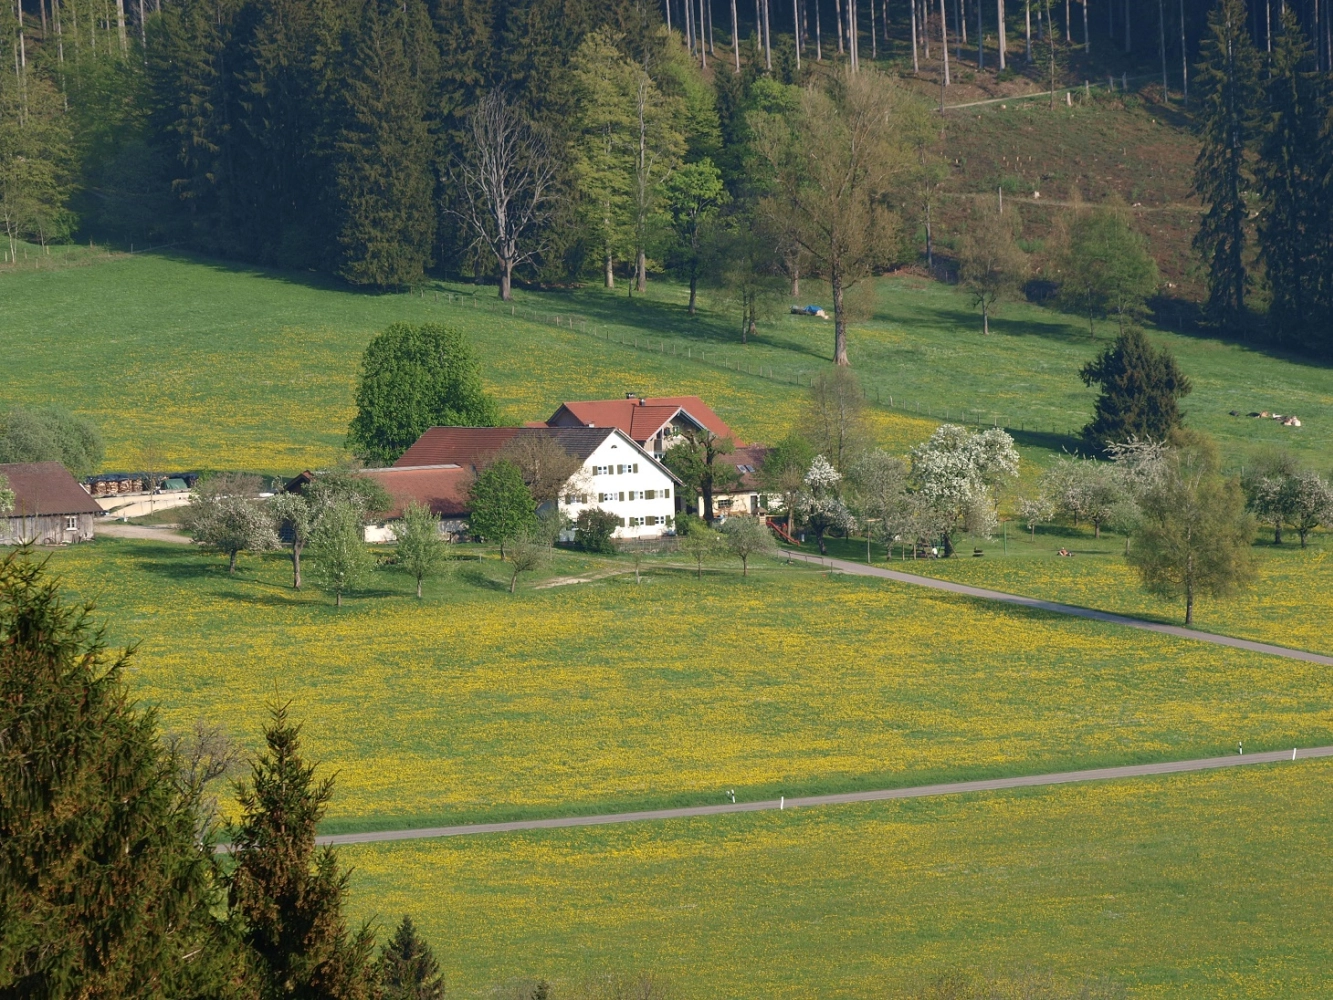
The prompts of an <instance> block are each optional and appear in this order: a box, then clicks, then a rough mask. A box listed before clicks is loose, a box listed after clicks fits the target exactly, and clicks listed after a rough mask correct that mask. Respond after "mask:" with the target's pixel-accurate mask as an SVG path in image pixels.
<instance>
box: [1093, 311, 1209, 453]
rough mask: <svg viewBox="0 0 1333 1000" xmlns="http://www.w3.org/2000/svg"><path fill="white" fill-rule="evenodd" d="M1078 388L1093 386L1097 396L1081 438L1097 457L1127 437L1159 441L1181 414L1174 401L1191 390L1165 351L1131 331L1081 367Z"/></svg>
mask: <svg viewBox="0 0 1333 1000" xmlns="http://www.w3.org/2000/svg"><path fill="white" fill-rule="evenodd" d="M1079 377H1080V378H1081V379H1082V380H1083V384H1084V385H1088V386H1092V385H1098V386H1100V387H1101V394H1100V395H1099V396H1098V397H1097V402H1096V404H1095V406H1094V410H1093V418H1092V422H1091V423H1089V424H1088V425H1087V426H1086V427H1084V428H1083V440H1084V441H1085V442H1086V443H1087V445H1088V447H1089V448H1090V449H1092V450H1093V451H1094V452H1096V453H1098V454H1102V453H1105V452H1106V450H1107V448H1108V447H1109V446H1110V445H1112V444H1116V443H1118V442H1123V441H1130V440H1133V439H1138V440H1143V441H1159V442H1160V441H1165V440H1166V439H1167V437H1168V436H1169V435H1170V434H1171V432H1172V431H1173V430H1175V429H1176V428H1178V427H1179V426H1180V425H1181V422H1182V421H1183V420H1184V417H1185V415H1184V414H1183V413H1181V411H1180V400H1181V398H1182V397H1184V396H1187V395H1189V393H1190V390H1191V389H1193V386H1192V385H1191V384H1190V380H1189V379H1188V378H1186V377H1185V375H1184V374H1183V373H1182V372H1181V370H1180V368H1179V367H1178V366H1177V365H1176V359H1175V358H1174V357H1173V356H1172V354H1171V352H1170V351H1168V350H1167V349H1166V348H1165V347H1154V346H1153V345H1152V344H1150V343H1149V342H1148V339H1147V338H1146V337H1145V336H1144V335H1143V331H1142V330H1140V329H1138V328H1137V327H1130V328H1129V329H1127V330H1126V331H1125V332H1124V333H1122V334H1120V336H1119V337H1117V338H1116V341H1115V343H1114V344H1112V345H1111V346H1110V347H1108V348H1107V349H1106V350H1105V351H1103V352H1102V353H1101V354H1100V355H1098V356H1097V357H1096V358H1095V359H1093V360H1092V361H1089V362H1088V363H1087V364H1086V365H1084V366H1083V369H1082V370H1081V371H1080V372H1079Z"/></svg>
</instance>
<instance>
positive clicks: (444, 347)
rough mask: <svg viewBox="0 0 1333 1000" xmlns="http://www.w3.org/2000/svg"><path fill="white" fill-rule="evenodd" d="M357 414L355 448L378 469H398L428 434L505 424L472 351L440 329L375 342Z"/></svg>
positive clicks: (351, 442)
mask: <svg viewBox="0 0 1333 1000" xmlns="http://www.w3.org/2000/svg"><path fill="white" fill-rule="evenodd" d="M356 410H357V412H356V416H355V417H353V418H352V423H351V426H349V427H348V429H347V447H348V448H350V449H351V450H352V452H353V453H354V454H355V455H356V456H357V457H358V458H360V459H362V460H363V461H366V462H370V463H373V464H376V465H388V464H389V463H391V462H393V461H394V460H395V459H397V458H398V456H400V455H401V454H402V453H403V452H405V451H406V450H407V449H408V448H409V447H410V446H411V445H412V444H413V442H415V441H416V439H417V438H419V437H420V436H421V434H422V432H423V431H425V430H426V428H428V427H441V426H453V427H459V426H464V427H493V426H494V425H495V424H496V423H497V422H498V420H499V411H498V410H497V409H496V406H495V402H494V401H493V400H492V399H491V398H490V397H489V396H488V395H486V390H485V389H484V388H483V387H482V384H481V373H480V371H479V370H478V368H477V362H476V359H475V357H474V356H473V354H472V348H471V346H470V345H469V344H468V342H467V340H466V339H465V338H464V336H463V335H462V334H461V333H459V332H458V331H457V330H454V329H452V328H450V327H447V326H441V325H440V324H438V323H426V324H423V325H422V326H409V325H408V324H406V323H395V324H393V325H392V326H390V327H388V328H387V329H386V330H385V331H384V332H383V333H381V334H380V335H379V336H378V337H376V338H375V339H374V340H372V341H371V342H370V346H369V347H367V348H366V353H365V354H364V355H363V356H362V359H361V379H360V382H359V383H358V384H357V389H356Z"/></svg>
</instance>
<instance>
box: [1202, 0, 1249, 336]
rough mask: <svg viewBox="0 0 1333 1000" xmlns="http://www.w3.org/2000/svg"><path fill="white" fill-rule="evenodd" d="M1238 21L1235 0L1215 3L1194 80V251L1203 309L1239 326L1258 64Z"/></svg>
mask: <svg viewBox="0 0 1333 1000" xmlns="http://www.w3.org/2000/svg"><path fill="white" fill-rule="evenodd" d="M1245 20H1246V14H1245V4H1244V3H1243V0H1218V4H1217V6H1216V7H1215V8H1213V10H1212V12H1211V13H1210V14H1209V15H1208V31H1207V34H1206V35H1205V36H1204V41H1203V50H1202V53H1201V54H1202V60H1201V62H1200V63H1199V67H1198V73H1197V76H1196V78H1195V79H1196V83H1195V86H1196V88H1197V90H1198V92H1199V95H1200V98H1201V101H1200V112H1199V126H1200V148H1199V156H1198V159H1197V160H1196V161H1195V164H1194V190H1195V193H1196V194H1198V196H1199V198H1200V199H1201V200H1202V201H1203V203H1204V205H1206V206H1207V208H1206V209H1205V211H1204V214H1203V218H1202V220H1201V221H1200V223H1199V232H1198V234H1197V235H1196V236H1195V237H1194V246H1195V249H1197V250H1198V251H1199V253H1200V254H1202V256H1203V260H1204V266H1205V267H1206V268H1207V272H1208V311H1209V313H1210V314H1211V315H1212V317H1213V318H1214V320H1215V321H1217V322H1219V323H1223V324H1228V325H1230V324H1235V323H1238V322H1240V321H1241V319H1242V317H1243V315H1244V312H1245V294H1246V291H1247V288H1248V285H1249V275H1248V274H1247V272H1246V265H1245V223H1246V218H1247V209H1246V205H1245V192H1246V190H1247V189H1248V187H1249V171H1248V168H1247V165H1246V157H1245V153H1246V148H1247V146H1248V145H1249V143H1250V140H1251V138H1252V136H1253V131H1254V122H1253V118H1254V102H1255V92H1256V87H1257V79H1258V76H1257V74H1258V59H1257V57H1256V55H1255V52H1254V46H1253V44H1252V43H1251V42H1250V35H1249V32H1248V31H1247V30H1246V27H1245Z"/></svg>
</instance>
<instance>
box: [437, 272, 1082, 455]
mask: <svg viewBox="0 0 1333 1000" xmlns="http://www.w3.org/2000/svg"><path fill="white" fill-rule="evenodd" d="M429 294H432V293H428V292H424V291H423V292H422V293H421V295H422V297H423V298H424V297H426V296H427V295H429ZM433 294H434V296H435V301H437V302H440V303H442V304H444V305H448V306H452V307H455V308H459V309H465V310H484V311H486V312H489V313H491V314H492V315H499V316H508V317H510V318H512V319H521V320H524V321H525V322H529V323H535V324H539V325H544V326H549V327H553V328H556V329H560V330H566V331H569V332H570V333H575V334H579V335H581V336H586V337H589V338H591V339H595V340H600V341H602V342H603V343H604V344H607V345H609V346H616V347H622V348H625V349H627V350H632V351H638V352H640V353H643V354H656V355H659V356H661V357H670V358H674V359H676V360H678V361H684V362H687V363H689V364H697V365H702V366H705V367H709V368H715V369H721V370H724V371H728V372H733V373H735V374H737V375H744V376H748V377H750V378H757V379H764V380H766V381H770V382H777V383H780V384H783V385H790V386H795V387H797V388H803V389H809V388H812V387H813V386H814V384H815V379H816V378H818V376H819V374H820V372H819V371H817V370H813V369H810V370H807V369H798V370H795V371H793V370H790V369H786V370H784V369H781V368H775V367H774V366H772V365H769V364H765V363H763V362H759V361H754V360H751V359H746V358H737V357H736V353H735V351H736V348H735V347H734V346H732V347H728V346H726V345H722V344H717V343H715V342H714V343H707V342H705V343H700V342H697V341H693V340H684V339H682V338H679V337H668V336H651V335H648V334H646V333H644V332H643V331H642V330H633V329H629V328H625V327H620V326H616V325H615V324H612V323H607V322H605V321H601V320H594V319H590V318H589V317H587V316H584V315H581V314H579V313H576V312H572V311H571V312H557V311H554V310H549V309H534V308H530V307H528V306H526V305H521V304H519V303H515V302H502V301H500V300H499V299H498V298H496V299H489V298H484V297H482V296H480V295H478V294H476V293H475V292H474V293H471V294H466V293H462V292H454V291H449V290H444V291H437V292H435V293H433ZM862 391H863V394H864V397H865V401H866V402H867V403H870V404H873V405H874V406H876V407H879V408H881V409H884V410H888V411H890V412H893V413H897V414H901V415H903V416H914V417H921V418H922V419H925V420H936V421H941V422H944V423H956V424H963V425H965V426H969V427H998V428H1001V429H1003V430H1006V431H1009V432H1010V433H1015V432H1016V433H1019V434H1034V435H1051V436H1053V437H1056V438H1062V439H1063V438H1071V439H1072V438H1077V437H1078V434H1079V432H1078V430H1077V429H1075V428H1071V427H1068V426H1067V425H1063V424H1062V423H1061V422H1060V421H1058V420H1052V419H1043V418H1041V417H1035V418H1034V417H1032V416H1015V415H1013V414H1005V413H1001V412H1000V411H998V410H994V409H991V408H989V407H957V406H941V405H939V404H931V403H928V402H921V401H920V400H910V399H906V398H904V397H903V396H902V395H900V394H898V393H896V392H894V391H893V390H892V389H891V388H889V387H886V386H882V385H878V384H871V385H866V384H865V383H864V382H863V383H862Z"/></svg>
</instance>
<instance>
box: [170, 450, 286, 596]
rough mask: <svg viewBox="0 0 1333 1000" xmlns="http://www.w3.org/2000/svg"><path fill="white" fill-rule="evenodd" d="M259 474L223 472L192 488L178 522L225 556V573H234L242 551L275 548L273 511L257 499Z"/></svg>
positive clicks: (261, 550)
mask: <svg viewBox="0 0 1333 1000" xmlns="http://www.w3.org/2000/svg"><path fill="white" fill-rule="evenodd" d="M260 485H261V484H260V481H259V477H258V476H247V475H241V474H238V473H232V472H224V473H220V474H219V475H216V476H212V477H210V478H209V479H206V480H203V481H202V482H201V483H199V485H198V486H196V487H195V490H194V492H193V493H192V494H191V496H190V502H189V504H188V505H187V506H186V507H185V511H184V513H183V514H182V515H181V524H182V526H183V527H184V528H185V530H186V531H188V532H189V533H190V535H191V537H192V538H194V540H195V541H196V542H198V543H199V544H200V545H202V546H204V547H205V548H209V549H216V550H217V551H219V552H222V553H224V554H225V555H226V556H227V572H228V573H235V572H236V557H237V556H238V555H239V554H240V553H242V552H264V551H266V550H268V549H275V548H277V547H278V534H277V531H276V530H275V528H274V523H273V514H272V512H271V511H270V510H269V509H268V507H267V506H266V505H265V504H264V503H263V501H261V500H259V499H257V496H258V493H259V490H260Z"/></svg>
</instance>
